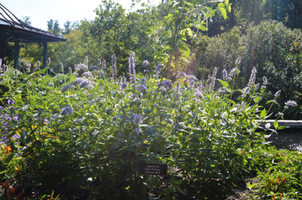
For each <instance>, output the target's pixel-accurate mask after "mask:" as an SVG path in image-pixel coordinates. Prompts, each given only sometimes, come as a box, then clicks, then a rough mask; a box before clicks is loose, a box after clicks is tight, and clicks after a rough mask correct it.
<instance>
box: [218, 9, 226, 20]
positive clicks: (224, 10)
mask: <svg viewBox="0 0 302 200" xmlns="http://www.w3.org/2000/svg"><path fill="white" fill-rule="evenodd" d="M218 10H219V11H220V13H221V15H222V16H223V18H224V19H226V18H227V11H226V9H225V8H222V7H218Z"/></svg>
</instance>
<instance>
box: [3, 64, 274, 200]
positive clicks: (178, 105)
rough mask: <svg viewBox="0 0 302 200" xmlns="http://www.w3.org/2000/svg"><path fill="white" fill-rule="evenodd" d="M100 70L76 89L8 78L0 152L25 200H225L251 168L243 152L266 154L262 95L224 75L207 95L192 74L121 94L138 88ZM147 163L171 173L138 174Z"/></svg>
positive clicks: (54, 81)
mask: <svg viewBox="0 0 302 200" xmlns="http://www.w3.org/2000/svg"><path fill="white" fill-rule="evenodd" d="M86 64H87V63H86ZM99 72H101V71H100V69H99V70H96V71H91V72H90V73H91V74H92V75H93V77H91V78H89V81H88V80H85V81H87V83H88V86H87V85H86V86H87V87H85V86H83V84H82V83H81V84H80V85H77V84H76V81H75V79H76V78H77V77H76V76H75V74H58V75H57V76H56V77H51V76H49V75H47V69H44V70H43V71H37V72H34V73H33V74H30V75H27V74H21V73H16V72H15V73H13V71H11V72H6V74H5V76H2V77H1V80H2V83H3V84H4V85H7V86H8V87H9V89H10V90H9V91H8V92H6V93H5V95H4V98H3V99H5V100H7V99H11V100H14V102H15V103H14V104H13V105H9V106H7V107H5V108H1V114H2V116H6V117H5V118H2V119H1V120H2V121H4V120H5V123H3V124H5V125H3V124H2V127H0V131H1V133H2V137H8V139H9V140H5V142H4V144H2V145H1V146H2V150H1V152H0V156H1V158H2V159H3V158H4V159H5V162H2V163H1V165H0V167H1V170H3V171H2V172H1V173H2V175H3V176H1V181H4V180H9V182H10V183H11V181H12V180H15V181H16V184H18V187H19V188H20V190H21V191H23V193H24V196H25V198H36V197H42V196H44V195H45V194H51V193H52V191H56V194H60V197H62V198H68V199H77V198H78V199H96V198H97V199H108V198H109V199H121V198H123V199H146V198H148V197H149V193H150V194H151V195H153V196H154V197H160V198H162V199H171V198H172V199H173V198H174V199H181V198H191V197H193V196H195V198H198V199H205V198H212V197H215V199H225V198H226V197H227V196H228V195H231V194H232V187H233V185H234V184H236V182H237V181H238V180H241V179H242V178H243V177H245V176H246V175H247V174H248V173H249V172H250V171H252V170H251V168H250V167H251V163H252V164H253V162H252V161H249V159H248V158H246V157H244V156H243V155H242V152H253V151H254V150H256V149H260V148H262V147H263V146H264V139H265V137H268V136H269V135H266V134H265V132H260V131H258V130H257V129H258V128H259V126H260V122H261V121H264V120H265V119H266V117H267V116H266V115H267V114H269V113H270V110H269V109H268V110H266V109H263V110H261V107H259V105H258V104H257V102H259V99H260V98H261V96H262V95H263V93H264V91H263V89H261V90H260V91H259V90H257V89H256V88H255V84H251V85H250V87H251V88H250V89H251V90H250V92H249V93H247V92H245V91H246V90H241V89H236V90H234V86H233V84H234V82H233V81H231V80H225V81H223V80H218V81H217V79H216V77H215V74H216V72H214V74H213V75H212V77H211V78H210V79H209V80H208V83H211V84H208V85H206V86H205V87H204V88H203V89H202V85H201V83H199V82H198V81H197V80H196V79H194V80H193V78H194V77H192V76H186V77H179V78H178V79H177V81H176V82H175V84H174V86H173V85H172V84H173V83H171V82H170V81H169V80H167V79H166V80H164V81H163V82H162V83H160V81H159V79H158V77H156V76H157V74H155V75H156V76H155V78H154V79H148V77H150V76H152V75H153V74H149V76H146V77H144V76H141V75H137V76H136V78H137V82H136V83H131V85H128V86H126V87H123V88H122V87H121V86H122V84H124V83H126V84H130V83H128V82H125V80H120V81H119V82H117V81H116V80H113V79H111V80H112V81H110V80H108V79H107V78H105V79H102V78H99V76H100V75H99ZM101 73H102V72H101ZM160 74H161V75H162V74H165V72H164V71H161V72H160ZM16 76H18V77H19V78H18V77H16ZM235 76H236V75H234V77H235ZM21 77H22V78H21ZM77 80H79V79H77ZM192 80H193V81H192ZM81 81H84V80H83V79H81ZM218 82H219V83H220V84H222V85H223V86H222V87H220V89H219V92H218V90H217V91H216V90H214V88H215V84H216V85H217V84H218ZM68 85H69V87H67V86H68ZM142 87H145V88H146V92H144V90H141V89H140V88H142ZM63 88H64V89H63ZM66 88H67V89H66ZM201 89H202V90H201ZM235 92H237V93H240V96H239V95H238V97H239V102H238V103H236V102H234V101H233V100H232V96H233V95H234V93H235ZM23 94H24V95H23ZM67 108H68V110H69V111H68V112H67ZM70 110H71V111H70ZM7 116H10V117H11V120H8V119H7ZM14 116H19V117H20V119H16V118H15V117H14ZM4 126H5V127H4ZM276 128H278V126H277V125H276ZM263 129H264V131H268V130H271V129H266V128H265V127H263ZM4 131H6V132H4ZM272 131H274V130H272ZM16 134H17V136H16ZM8 148H10V150H7V149H8ZM2 156H5V157H2ZM140 162H146V163H165V164H167V165H168V166H169V169H168V176H167V177H165V179H161V177H154V178H153V179H151V180H150V177H148V176H147V175H139V174H138V163H140ZM255 164H258V162H255ZM33 191H34V193H33ZM33 194H34V195H35V196H32V195H33Z"/></svg>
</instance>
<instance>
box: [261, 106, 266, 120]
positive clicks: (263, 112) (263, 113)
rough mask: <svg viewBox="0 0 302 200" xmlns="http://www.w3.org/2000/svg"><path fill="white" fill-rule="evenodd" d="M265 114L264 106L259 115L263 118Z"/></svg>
mask: <svg viewBox="0 0 302 200" xmlns="http://www.w3.org/2000/svg"><path fill="white" fill-rule="evenodd" d="M266 115H267V113H266V109H265V108H264V109H263V110H262V111H261V113H260V117H261V118H265V117H266Z"/></svg>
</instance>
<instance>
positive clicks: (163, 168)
mask: <svg viewBox="0 0 302 200" xmlns="http://www.w3.org/2000/svg"><path fill="white" fill-rule="evenodd" d="M167 169H168V167H167V165H166V164H155V163H139V166H138V173H139V174H146V175H167ZM153 178H154V177H153V176H149V181H150V185H151V187H150V191H151V192H150V193H149V200H151V199H153V196H154V195H153V194H152V193H153V187H152V185H153Z"/></svg>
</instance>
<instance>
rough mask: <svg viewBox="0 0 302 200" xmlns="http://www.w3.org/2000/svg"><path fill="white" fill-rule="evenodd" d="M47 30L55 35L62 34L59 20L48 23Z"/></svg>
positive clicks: (51, 20)
mask: <svg viewBox="0 0 302 200" xmlns="http://www.w3.org/2000/svg"><path fill="white" fill-rule="evenodd" d="M47 30H48V31H49V32H51V33H53V34H56V35H58V34H60V33H61V32H62V31H61V29H60V24H59V22H58V20H55V21H54V20H53V19H50V20H49V21H47Z"/></svg>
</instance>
